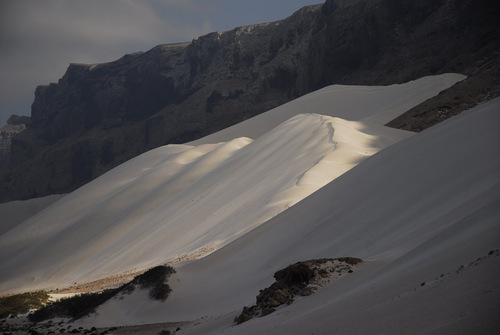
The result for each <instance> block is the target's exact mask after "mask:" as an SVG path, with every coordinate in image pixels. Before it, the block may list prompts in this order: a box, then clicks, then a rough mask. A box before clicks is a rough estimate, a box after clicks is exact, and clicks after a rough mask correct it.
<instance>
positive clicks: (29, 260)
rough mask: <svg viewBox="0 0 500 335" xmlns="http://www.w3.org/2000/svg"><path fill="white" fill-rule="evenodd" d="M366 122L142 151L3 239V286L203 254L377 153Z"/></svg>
mask: <svg viewBox="0 0 500 335" xmlns="http://www.w3.org/2000/svg"><path fill="white" fill-rule="evenodd" d="M364 128H366V127H364V126H363V125H361V124H359V123H357V122H350V121H345V120H342V119H338V118H332V117H328V116H321V115H317V114H301V115H298V116H296V117H293V118H292V119H290V120H288V121H286V122H285V123H283V124H282V125H280V126H278V127H276V128H275V129H273V130H271V131H270V132H268V133H267V134H265V135H263V136H261V137H260V138H258V139H257V140H255V141H252V140H251V139H249V138H237V139H235V140H232V141H229V142H221V143H219V144H204V145H198V146H188V145H174V146H166V147H162V148H159V149H155V150H153V151H151V152H148V153H147V154H144V155H142V156H139V157H138V158H136V159H133V160H132V161H130V162H128V163H126V164H124V165H122V166H120V167H119V168H117V169H115V170H113V171H111V172H110V173H108V174H106V175H104V176H103V177H101V178H99V179H97V180H95V181H94V182H92V183H90V184H88V185H87V186H85V187H83V188H81V189H79V190H77V191H75V192H73V193H72V194H70V195H68V196H67V197H65V198H64V199H62V200H61V201H59V202H58V203H56V204H55V205H54V206H52V207H50V208H48V209H47V210H46V211H45V212H42V213H41V214H39V215H37V216H35V217H33V218H32V219H31V220H28V221H26V222H24V223H23V224H21V225H18V226H16V227H15V228H14V229H12V230H10V231H8V232H7V233H6V234H4V235H2V237H1V239H0V248H1V249H2V256H1V257H2V259H1V263H2V265H1V269H0V273H1V275H0V276H1V283H2V284H1V285H2V288H1V289H2V291H9V290H20V289H22V290H27V289H33V288H41V287H58V286H65V285H70V284H72V283H74V282H75V281H79V282H81V281H89V280H94V279H98V278H102V277H105V276H109V275H115V274H119V273H123V272H127V271H132V270H141V269H145V268H147V267H148V266H153V265H157V264H160V263H163V262H166V261H172V260H173V259H175V258H176V257H184V258H196V257H200V256H202V255H205V254H206V253H209V252H211V251H213V250H215V249H218V248H220V247H221V246H223V245H225V244H227V243H228V242H229V241H231V240H233V239H235V238H236V237H238V236H241V235H242V234H244V233H245V232H248V231H249V230H251V229H253V228H255V227H256V226H258V225H260V224H262V223H264V222H265V221H267V220H268V219H270V218H272V217H274V216H275V215H277V214H278V213H280V212H281V211H283V210H285V209H286V208H288V207H290V206H292V205H294V204H295V203H297V202H298V201H300V200H302V199H303V198H304V197H306V196H308V195H309V194H311V193H313V192H314V191H316V190H317V189H318V188H320V187H322V186H324V185H325V184H326V183H328V182H330V181H331V180H333V179H335V178H336V177H337V176H339V175H341V174H342V173H344V172H345V171H347V170H349V169H350V168H351V167H353V166H355V165H356V164H358V163H359V162H360V161H362V160H363V159H365V158H367V157H369V156H370V155H372V154H374V153H375V152H377V151H378V150H380V148H381V147H380V146H379V145H377V136H376V135H373V134H366V133H364V132H363V129H364ZM375 131H376V130H375ZM397 135H398V136H396V134H392V136H393V140H394V141H397V140H398V139H399V138H404V137H406V136H408V135H407V134H406V133H405V132H401V133H398V134H397ZM384 136H385V137H387V136H386V135H385V134H384Z"/></svg>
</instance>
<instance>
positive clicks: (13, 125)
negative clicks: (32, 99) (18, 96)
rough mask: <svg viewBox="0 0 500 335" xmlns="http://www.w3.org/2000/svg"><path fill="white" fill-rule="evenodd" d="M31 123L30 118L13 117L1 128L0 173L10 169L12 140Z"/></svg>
mask: <svg viewBox="0 0 500 335" xmlns="http://www.w3.org/2000/svg"><path fill="white" fill-rule="evenodd" d="M30 123H31V120H30V117H29V116H20V115H15V114H13V115H11V116H10V117H9V119H8V120H7V124H6V125H5V126H3V127H2V128H0V171H1V170H2V169H8V168H9V167H10V153H11V142H12V138H13V137H14V136H15V135H17V134H19V133H20V132H22V131H24V130H25V129H26V125H29V124H30Z"/></svg>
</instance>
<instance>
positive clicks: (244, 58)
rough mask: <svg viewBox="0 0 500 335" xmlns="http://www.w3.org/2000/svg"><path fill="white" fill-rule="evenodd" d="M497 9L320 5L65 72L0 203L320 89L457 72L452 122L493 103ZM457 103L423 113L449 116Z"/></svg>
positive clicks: (27, 135)
mask: <svg viewBox="0 0 500 335" xmlns="http://www.w3.org/2000/svg"><path fill="white" fill-rule="evenodd" d="M499 10H500V9H499V2H498V1H494V0H480V1H472V0H440V1H435V0H419V1H413V0H412V1H410V0H404V1H394V0H356V1H343V0H328V1H326V2H325V3H324V4H323V5H316V6H310V7H305V8H303V9H301V10H299V11H297V12H296V13H295V14H293V15H292V16H290V17H289V18H287V19H285V20H282V21H277V22H272V23H266V24H260V25H252V26H245V27H238V28H235V29H234V30H231V31H228V32H223V33H220V32H214V33H211V34H208V35H206V36H202V37H199V38H197V39H195V40H193V41H192V42H190V43H181V44H174V45H160V46H157V47H155V48H153V49H151V50H150V51H148V52H145V53H136V54H131V55H126V56H124V57H122V58H121V59H119V60H117V61H114V62H111V63H106V64H94V65H84V64H72V65H70V66H69V67H68V70H67V72H66V74H65V75H64V76H63V77H62V78H61V79H60V80H59V82H58V83H52V84H50V85H47V86H40V87H38V88H37V90H36V92H35V101H34V102H33V105H32V115H31V120H32V124H31V125H30V127H29V129H28V130H26V131H24V132H23V133H21V134H19V135H17V136H16V137H15V138H14V139H13V141H12V151H11V158H12V159H11V169H10V170H8V171H4V173H3V175H2V176H1V177H0V201H7V200H14V199H27V198H32V197H37V196H43V195H47V194H53V193H67V192H70V191H72V190H74V189H76V188H77V187H79V186H81V185H83V184H85V183H86V182H88V181H90V180H92V179H94V178H96V177H97V176H99V175H102V174H103V173H105V172H106V171H108V170H110V169H111V168H113V167H114V166H117V165H118V164H120V163H122V162H124V161H126V160H128V159H130V158H132V157H135V156H137V155H138V154H140V153H142V152H145V151H147V150H149V149H152V148H155V147H158V146H161V145H165V144H168V143H185V142H187V141H192V140H195V139H197V138H200V137H203V136H205V135H208V134H210V133H213V132H215V131H218V130H220V129H224V128H225V127H227V126H229V125H232V124H236V123H238V122H240V121H243V120H246V119H248V118H250V117H252V116H254V115H257V114H259V113H262V112H265V111H267V110H269V109H271V108H274V107H276V106H279V105H281V104H283V103H285V102H287V101H290V100H292V99H294V98H297V97H299V96H302V95H304V94H306V93H309V92H312V91H314V90H317V89H320V88H323V87H325V86H327V85H330V84H356V85H360V84H362V85H386V84H392V83H402V82H406V81H409V80H413V79H416V78H420V77H423V76H426V75H433V74H440V73H446V72H459V73H464V74H466V75H468V76H469V78H468V79H467V80H466V81H464V83H463V84H462V86H461V88H460V90H461V92H464V91H465V92H466V93H467V94H465V95H462V98H463V99H465V97H467V100H468V101H467V103H466V105H464V106H457V108H455V109H454V111H453V113H458V112H460V111H462V110H464V109H467V108H468V106H469V105H470V104H473V103H477V102H478V101H482V100H484V99H491V98H492V97H494V96H496V95H498V92H500V90H499V88H498V85H499V84H498V83H497V81H496V80H494V79H495V78H496V75H495V74H497V73H498V50H499V39H498V36H499V32H500V28H499V24H498V20H497V19H496V18H497V16H498V15H497V14H498V12H499ZM456 96H459V94H456V92H454V93H450V95H449V96H447V99H445V100H444V101H439V103H438V104H437V105H434V106H432V108H430V110H433V111H434V109H435V108H439V107H441V106H455V104H456V101H455V99H454V98H455V97H456ZM417 114H419V115H420V114H421V113H417ZM432 114H436V113H432ZM450 114H451V113H450ZM446 115H448V114H445V115H444V116H446ZM417 116H418V115H417ZM421 119H422V118H419V117H416V118H412V117H410V118H409V120H408V118H405V119H404V121H403V122H398V123H397V125H398V126H400V127H403V126H407V125H408V123H411V127H409V128H408V127H407V128H405V129H410V130H412V129H419V130H420V129H422V123H424V124H425V127H428V126H429V125H431V124H434V123H435V122H438V121H440V120H442V119H443V117H442V114H439V117H437V118H435V117H434V115H431V117H429V118H426V120H424V121H425V122H424V121H421ZM427 119H431V120H433V121H432V122H431V121H429V120H427ZM194 120H196V122H194ZM416 121H418V122H416ZM415 123H416V124H415Z"/></svg>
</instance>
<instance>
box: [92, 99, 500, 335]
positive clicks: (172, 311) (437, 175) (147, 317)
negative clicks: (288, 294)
mask: <svg viewBox="0 0 500 335" xmlns="http://www.w3.org/2000/svg"><path fill="white" fill-rule="evenodd" d="M499 110H500V99H496V100H494V101H491V102H488V103H486V104H483V105H480V106H478V107H476V108H474V109H473V110H470V111H468V112H466V113H464V114H462V115H460V116H458V117H456V118H453V119H451V120H449V121H446V122H444V123H443V124H440V125H438V126H435V127H433V128H431V129H429V130H427V131H424V132H422V133H420V134H418V135H415V136H413V137H411V138H408V139H406V140H405V141H402V142H400V143H398V144H395V145H394V146H392V147H390V148H387V149H385V150H383V151H381V152H379V153H378V154H376V155H374V156H372V157H371V158H370V159H367V160H364V161H363V162H361V163H360V164H359V165H357V166H356V167H355V168H353V169H351V170H350V171H348V172H347V173H345V174H343V175H342V176H340V177H339V178H337V179H336V180H335V181H333V182H331V183H330V184H328V185H326V186H325V187H323V188H322V189H320V190H318V191H317V192H315V193H314V194H312V195H311V196H309V197H307V198H306V199H304V200H303V201H301V202H299V203H298V204H296V205H295V206H293V207H291V208H289V209H288V210H286V211H284V212H283V213H281V214H280V215H278V216H276V217H274V218H273V219H271V220H269V221H267V222H266V223H265V224H263V225H261V226H259V227H258V228H256V229H254V230H252V231H251V232H249V233H247V234H245V235H244V236H242V237H241V238H239V239H237V240H235V241H233V242H232V243H230V244H228V245H227V246H225V247H223V248H221V249H220V250H218V251H216V252H214V253H213V254H211V255H209V256H207V257H206V258H203V259H200V260H197V261H194V262H192V263H189V264H186V265H184V266H181V267H180V268H178V273H177V275H176V276H175V277H174V278H173V279H172V285H173V287H174V291H173V292H172V295H171V297H170V298H169V299H168V300H167V301H166V302H165V303H164V304H160V303H151V302H150V301H148V300H147V299H146V298H145V295H144V293H143V292H141V291H138V292H135V293H134V294H132V295H131V296H128V297H126V298H125V299H124V300H116V301H112V302H109V303H107V304H106V305H105V306H103V307H102V308H101V309H100V310H99V317H97V318H95V317H91V318H89V319H87V320H84V321H82V323H83V324H85V323H90V324H95V323H100V324H103V325H112V324H123V323H127V322H129V323H143V322H158V321H159V320H162V321H174V320H197V321H196V322H195V323H194V324H193V325H192V326H191V327H190V328H189V329H185V330H184V332H183V333H185V334H210V333H213V334H219V333H224V334H267V333H272V334H291V333H299V334H303V333H315V334H329V333H331V332H339V333H342V334H360V333H377V334H402V333H411V334H415V333H422V334H440V333H464V334H465V333H493V332H494V331H495V329H496V330H498V326H500V321H499V320H498V318H497V315H498V311H499V309H500V302H499V301H500V299H499V298H500V293H499V292H500V291H499V290H498V288H499V286H498V280H497V278H498V275H499V274H500V272H499V271H500V256H498V255H499V254H500V253H499V252H496V253H493V254H492V255H490V256H488V253H489V252H490V251H491V250H495V249H498V248H499V247H500V224H499V222H500V173H499V171H500V155H498V154H496V153H499V152H500V133H499V132H498V127H499V126H500V114H499ZM346 255H348V256H356V257H361V258H363V259H365V260H367V262H366V263H365V264H364V265H362V266H360V267H359V268H358V270H357V271H356V272H355V273H354V274H351V275H348V276H346V277H344V278H342V279H341V280H339V281H338V282H336V283H333V284H331V285H329V286H327V287H326V288H324V289H323V290H322V291H320V292H319V293H317V294H315V295H313V296H310V297H306V298H302V299H299V300H298V301H297V302H296V303H294V304H293V305H291V306H286V307H284V308H281V309H279V310H278V311H277V312H275V313H273V314H271V315H269V316H266V317H263V318H258V319H254V320H251V321H249V322H247V323H245V324H242V325H239V326H236V325H234V324H232V319H233V318H234V316H236V315H237V314H238V313H239V312H240V311H241V307H242V306H243V305H250V304H252V303H254V299H255V296H256V294H257V293H258V291H259V289H261V288H264V287H266V286H267V285H269V284H270V283H271V282H272V274H273V272H274V271H276V270H277V269H279V268H282V267H284V266H286V265H288V264H290V263H293V262H295V261H298V260H304V259H310V258H318V257H338V256H346ZM423 283H424V285H422V284H423Z"/></svg>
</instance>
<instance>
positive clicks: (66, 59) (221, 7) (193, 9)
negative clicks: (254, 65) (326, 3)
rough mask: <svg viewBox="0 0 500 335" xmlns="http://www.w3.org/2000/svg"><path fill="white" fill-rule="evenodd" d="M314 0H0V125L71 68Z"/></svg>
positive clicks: (272, 15) (285, 12)
mask: <svg viewBox="0 0 500 335" xmlns="http://www.w3.org/2000/svg"><path fill="white" fill-rule="evenodd" d="M321 2H322V1H321V0H267V1H263V0H254V1H248V0H136V1H133V0H106V1H103V0H43V1H41V0H0V75H1V76H0V127H1V126H2V125H3V124H5V122H6V120H7V118H8V117H9V116H10V115H11V114H21V115H30V112H31V110H30V106H31V103H32V102H33V99H34V91H35V88H36V86H38V85H45V84H48V83H50V82H57V80H58V79H59V78H60V77H61V76H62V75H63V74H64V72H65V71H66V68H67V67H68V65H69V64H70V63H90V64H92V63H103V62H108V61H112V60H115V59H118V58H120V57H121V56H123V55H124V54H127V53H132V52H137V51H147V50H149V49H151V48H152V47H154V46H155V45H158V44H164V43H174V42H183V41H191V40H192V39H193V38H195V37H198V36H200V35H204V34H206V33H209V32H212V31H226V30H230V29H232V28H234V27H236V26H241V25H247V24H253V23H260V22H268V21H274V20H279V19H282V18H285V17H287V16H289V15H290V14H292V13H293V12H294V11H295V10H297V9H299V8H301V7H302V6H306V5H310V4H315V3H321Z"/></svg>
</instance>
